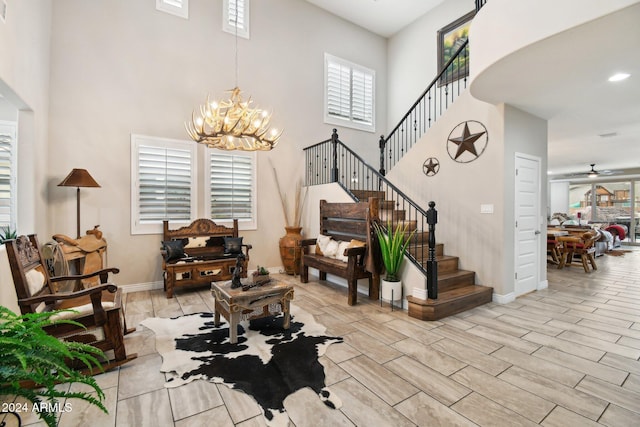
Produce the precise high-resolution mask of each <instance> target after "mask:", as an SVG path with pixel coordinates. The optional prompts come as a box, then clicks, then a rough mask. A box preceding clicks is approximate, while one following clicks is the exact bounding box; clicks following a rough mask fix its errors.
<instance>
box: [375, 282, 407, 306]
mask: <svg viewBox="0 0 640 427" xmlns="http://www.w3.org/2000/svg"><path fill="white" fill-rule="evenodd" d="M380 282H381V286H382V290H381V297H380V298H382V300H383V301H398V300H399V299H401V298H402V281H400V280H398V281H397V282H389V281H386V280H384V279H380Z"/></svg>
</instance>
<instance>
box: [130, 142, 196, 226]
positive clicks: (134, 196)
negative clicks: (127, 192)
mask: <svg viewBox="0 0 640 427" xmlns="http://www.w3.org/2000/svg"><path fill="white" fill-rule="evenodd" d="M141 146H147V147H155V148H172V149H179V150H185V151H188V152H189V153H190V157H191V158H190V163H191V166H190V167H191V176H190V179H191V193H190V197H191V200H190V202H191V207H190V210H191V213H190V219H189V220H188V221H187V220H183V221H178V220H171V224H172V226H182V225H188V224H189V223H190V222H191V221H193V220H194V219H195V218H196V217H197V206H198V197H197V195H198V191H197V176H198V173H197V172H198V170H197V163H196V144H195V143H194V142H192V141H184V140H177V139H169V138H159V137H154V136H147V135H137V134H131V181H132V188H131V234H160V233H162V221H154V222H147V223H141V222H140V220H139V217H140V209H139V206H138V201H139V196H140V179H139V169H138V164H139V153H140V147H141Z"/></svg>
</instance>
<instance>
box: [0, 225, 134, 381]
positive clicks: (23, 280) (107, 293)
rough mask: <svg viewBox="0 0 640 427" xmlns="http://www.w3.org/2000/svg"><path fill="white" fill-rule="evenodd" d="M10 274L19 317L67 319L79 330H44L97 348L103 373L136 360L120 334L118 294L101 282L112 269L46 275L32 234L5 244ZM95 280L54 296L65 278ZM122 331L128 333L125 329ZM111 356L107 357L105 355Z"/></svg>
mask: <svg viewBox="0 0 640 427" xmlns="http://www.w3.org/2000/svg"><path fill="white" fill-rule="evenodd" d="M5 246H6V248H7V255H8V258H9V265H10V267H11V274H12V275H13V282H14V286H15V288H16V294H17V296H18V305H19V306H20V311H21V312H22V314H26V313H34V312H42V311H52V310H75V311H76V312H63V313H60V315H59V316H60V317H57V316H54V317H53V319H55V318H56V317H57V318H65V319H73V320H74V321H76V322H78V323H81V324H82V325H84V326H85V328H86V329H85V328H81V327H78V326H75V325H68V324H60V325H53V326H50V327H47V328H45V331H46V332H47V333H49V334H50V335H53V336H55V337H57V338H59V339H63V340H67V341H76V342H82V343H85V344H91V345H93V346H94V347H97V348H99V349H100V350H102V351H103V352H104V353H105V354H106V355H107V357H108V358H109V360H107V361H104V362H103V363H102V367H103V369H104V370H108V369H111V368H114V367H116V366H119V365H122V364H123V363H126V362H128V361H130V360H133V359H135V358H136V357H137V354H131V355H127V353H126V351H125V346H124V338H123V335H124V333H125V331H126V325H125V322H124V313H123V310H122V301H121V293H122V291H121V290H120V289H119V288H118V287H117V286H116V285H114V284H112V283H107V276H108V274H109V273H114V274H116V273H118V272H119V270H118V269H117V268H106V269H103V270H100V271H96V272H94V273H91V274H85V275H77V276H59V277H50V276H49V271H48V269H47V266H46V264H45V262H44V258H43V256H42V252H41V250H40V246H39V245H38V239H37V237H36V235H33V234H32V235H29V236H20V237H18V238H17V239H16V240H10V241H8V242H5ZM94 276H99V277H100V284H99V285H97V286H95V287H91V288H88V289H84V290H81V291H77V292H69V293H55V292H54V289H55V286H54V283H55V282H59V281H65V280H82V279H87V278H90V277H94ZM127 332H128V331H127ZM111 352H113V356H111V354H110V353H111Z"/></svg>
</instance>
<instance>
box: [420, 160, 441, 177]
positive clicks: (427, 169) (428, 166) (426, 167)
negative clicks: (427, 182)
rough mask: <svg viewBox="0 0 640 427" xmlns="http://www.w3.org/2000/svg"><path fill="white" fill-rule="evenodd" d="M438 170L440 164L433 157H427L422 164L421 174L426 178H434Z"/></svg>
mask: <svg viewBox="0 0 640 427" xmlns="http://www.w3.org/2000/svg"><path fill="white" fill-rule="evenodd" d="M439 170H440V162H439V161H438V159H436V158H435V157H429V158H428V159H427V160H425V161H424V163H423V164H422V172H424V174H425V175H427V176H434V175H435V174H437V173H438V171H439Z"/></svg>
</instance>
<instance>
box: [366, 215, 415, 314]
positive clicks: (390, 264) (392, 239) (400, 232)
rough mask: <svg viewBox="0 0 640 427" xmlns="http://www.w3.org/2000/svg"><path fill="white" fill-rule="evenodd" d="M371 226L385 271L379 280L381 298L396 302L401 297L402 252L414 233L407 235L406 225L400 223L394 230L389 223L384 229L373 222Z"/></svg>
mask: <svg viewBox="0 0 640 427" xmlns="http://www.w3.org/2000/svg"><path fill="white" fill-rule="evenodd" d="M373 226H374V229H375V232H376V236H377V237H378V244H379V246H380V255H381V256H382V263H383V264H384V270H385V275H384V278H383V279H382V280H381V283H382V290H381V291H382V295H381V298H382V299H383V300H386V301H393V300H398V299H400V297H401V295H402V281H401V280H400V276H399V273H400V266H402V261H404V251H405V249H406V248H407V245H408V244H409V240H410V239H411V237H412V236H413V233H414V232H413V231H412V232H411V233H409V235H407V231H408V225H407V224H404V223H402V222H398V223H397V224H396V227H395V229H394V228H393V226H392V224H391V222H390V221H388V222H387V226H386V227H383V226H381V225H380V224H378V223H375V222H374V223H373Z"/></svg>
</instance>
